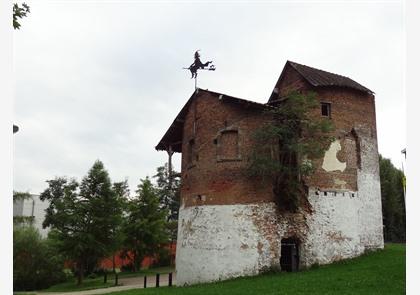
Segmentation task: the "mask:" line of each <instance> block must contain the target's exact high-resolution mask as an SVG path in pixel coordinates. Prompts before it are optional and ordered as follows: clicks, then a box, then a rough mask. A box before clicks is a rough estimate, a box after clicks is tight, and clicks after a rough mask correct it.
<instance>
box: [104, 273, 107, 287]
mask: <svg viewBox="0 0 420 295" xmlns="http://www.w3.org/2000/svg"><path fill="white" fill-rule="evenodd" d="M107 281H108V273H107V272H106V270H105V272H104V284H106V282H107Z"/></svg>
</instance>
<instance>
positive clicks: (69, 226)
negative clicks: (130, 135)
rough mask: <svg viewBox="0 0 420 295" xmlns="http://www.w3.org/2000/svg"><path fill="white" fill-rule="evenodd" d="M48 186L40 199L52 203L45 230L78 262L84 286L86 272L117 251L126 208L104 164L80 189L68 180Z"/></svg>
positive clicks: (94, 169) (96, 165) (95, 168)
mask: <svg viewBox="0 0 420 295" xmlns="http://www.w3.org/2000/svg"><path fill="white" fill-rule="evenodd" d="M47 182H48V184H49V187H48V188H47V189H46V190H45V191H44V192H43V193H42V194H41V196H40V199H41V200H48V201H49V202H50V205H49V207H48V208H47V209H46V216H45V220H44V223H43V227H47V226H50V227H51V229H52V232H51V237H52V238H54V239H55V240H56V243H57V246H58V247H59V249H60V251H61V252H62V253H64V254H65V255H66V257H67V258H69V259H71V260H72V261H75V263H76V266H77V274H78V284H81V283H82V280H83V275H84V273H85V271H89V270H92V268H93V267H95V266H96V264H97V262H98V260H99V259H101V258H103V257H106V256H107V255H109V254H111V253H112V252H113V251H115V248H116V247H117V246H116V244H115V243H116V241H118V231H117V229H118V226H119V224H120V223H121V222H122V216H121V215H122V204H121V201H120V199H119V197H118V196H117V193H116V192H115V191H114V190H113V189H112V185H111V181H110V178H109V176H108V172H107V171H106V170H105V168H104V165H103V164H102V162H100V161H96V162H95V163H94V165H93V166H92V168H91V169H90V170H89V172H88V174H87V175H86V176H85V177H84V178H83V180H82V182H81V184H80V187H79V184H78V183H77V182H76V181H75V180H68V179H67V178H56V179H54V180H49V181H47Z"/></svg>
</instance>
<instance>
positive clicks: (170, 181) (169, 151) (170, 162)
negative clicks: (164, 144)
mask: <svg viewBox="0 0 420 295" xmlns="http://www.w3.org/2000/svg"><path fill="white" fill-rule="evenodd" d="M166 152H167V153H168V176H169V189H172V155H173V154H174V151H173V150H172V145H170V146H168V149H167V150H166Z"/></svg>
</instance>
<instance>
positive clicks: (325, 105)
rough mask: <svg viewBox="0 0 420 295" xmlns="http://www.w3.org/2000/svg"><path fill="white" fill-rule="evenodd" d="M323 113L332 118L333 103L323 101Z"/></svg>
mask: <svg viewBox="0 0 420 295" xmlns="http://www.w3.org/2000/svg"><path fill="white" fill-rule="evenodd" d="M321 115H322V116H324V117H328V118H331V104H330V103H328V102H321Z"/></svg>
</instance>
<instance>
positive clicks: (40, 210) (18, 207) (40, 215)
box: [13, 195, 49, 238]
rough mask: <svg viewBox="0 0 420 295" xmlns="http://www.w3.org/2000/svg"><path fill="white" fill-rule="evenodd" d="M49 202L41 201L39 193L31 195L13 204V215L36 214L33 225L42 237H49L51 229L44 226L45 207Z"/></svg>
mask: <svg viewBox="0 0 420 295" xmlns="http://www.w3.org/2000/svg"><path fill="white" fill-rule="evenodd" d="M48 206H49V203H48V202H46V201H44V202H43V201H41V200H40V199H39V196H38V195H31V198H30V199H27V200H20V201H18V202H15V203H14V204H13V216H34V224H33V226H34V227H35V228H36V229H38V230H39V233H40V234H41V236H42V237H44V238H45V237H47V235H48V232H49V229H48V228H45V229H44V228H42V223H43V222H44V218H45V209H47V208H48Z"/></svg>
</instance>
